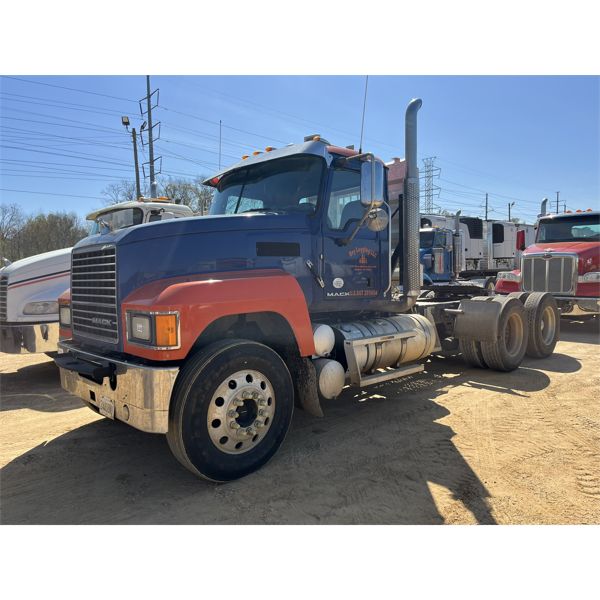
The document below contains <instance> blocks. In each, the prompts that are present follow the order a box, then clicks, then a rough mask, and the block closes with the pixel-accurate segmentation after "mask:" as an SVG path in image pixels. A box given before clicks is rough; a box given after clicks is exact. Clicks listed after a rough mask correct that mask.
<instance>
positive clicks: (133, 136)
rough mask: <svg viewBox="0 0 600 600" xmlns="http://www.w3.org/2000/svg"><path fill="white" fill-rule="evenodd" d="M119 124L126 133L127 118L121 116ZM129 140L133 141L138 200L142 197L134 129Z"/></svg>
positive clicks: (127, 127)
mask: <svg viewBox="0 0 600 600" xmlns="http://www.w3.org/2000/svg"><path fill="white" fill-rule="evenodd" d="M121 123H122V124H123V125H124V126H125V128H126V129H127V131H129V125H130V121H129V117H128V116H126V115H124V116H122V117H121ZM142 127H143V125H142ZM131 138H132V139H133V164H134V165H135V193H136V199H137V200H139V199H140V198H141V197H142V192H141V190H140V167H139V165H138V152H137V137H136V133H135V127H133V128H132V129H131Z"/></svg>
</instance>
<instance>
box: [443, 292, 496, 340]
mask: <svg viewBox="0 0 600 600" xmlns="http://www.w3.org/2000/svg"><path fill="white" fill-rule="evenodd" d="M494 298H496V296H485V297H481V298H477V299H475V298H474V299H472V300H461V303H460V305H459V307H458V310H456V311H447V312H452V313H454V314H456V319H455V321H454V333H453V335H454V337H455V338H459V339H472V340H477V341H480V342H493V341H495V340H496V339H497V338H498V321H499V318H500V311H501V310H502V306H503V302H501V301H494Z"/></svg>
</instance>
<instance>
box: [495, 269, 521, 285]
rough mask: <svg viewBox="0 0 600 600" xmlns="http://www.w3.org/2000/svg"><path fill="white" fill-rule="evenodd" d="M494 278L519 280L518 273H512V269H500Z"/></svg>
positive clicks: (519, 275)
mask: <svg viewBox="0 0 600 600" xmlns="http://www.w3.org/2000/svg"><path fill="white" fill-rule="evenodd" d="M496 279H504V280H505V281H517V282H518V281H521V274H520V273H513V272H512V271H500V273H498V275H497V277H496Z"/></svg>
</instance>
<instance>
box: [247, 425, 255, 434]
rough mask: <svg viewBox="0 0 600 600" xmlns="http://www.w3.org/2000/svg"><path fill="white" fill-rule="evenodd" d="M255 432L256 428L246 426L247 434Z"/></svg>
mask: <svg viewBox="0 0 600 600" xmlns="http://www.w3.org/2000/svg"><path fill="white" fill-rule="evenodd" d="M255 433H256V430H255V429H254V428H253V427H248V428H247V429H246V434H247V435H254V434H255Z"/></svg>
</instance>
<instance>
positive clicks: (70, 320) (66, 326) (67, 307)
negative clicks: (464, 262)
mask: <svg viewBox="0 0 600 600" xmlns="http://www.w3.org/2000/svg"><path fill="white" fill-rule="evenodd" d="M63 311H67V313H68V315H69V318H68V321H67V320H65V319H64V315H63ZM58 323H59V325H60V326H61V327H62V328H63V329H71V328H72V327H73V313H72V311H71V305H70V304H64V303H63V304H60V303H59V305H58Z"/></svg>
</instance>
